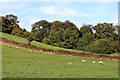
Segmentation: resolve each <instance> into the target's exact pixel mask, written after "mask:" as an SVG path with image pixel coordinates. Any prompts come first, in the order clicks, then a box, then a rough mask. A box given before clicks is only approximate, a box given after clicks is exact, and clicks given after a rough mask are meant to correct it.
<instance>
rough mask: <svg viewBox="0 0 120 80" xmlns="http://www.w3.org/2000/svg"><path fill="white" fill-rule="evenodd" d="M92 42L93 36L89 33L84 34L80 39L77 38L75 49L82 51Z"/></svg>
mask: <svg viewBox="0 0 120 80" xmlns="http://www.w3.org/2000/svg"><path fill="white" fill-rule="evenodd" d="M92 41H94V35H93V34H91V33H85V34H84V35H83V36H82V37H80V38H79V40H78V42H77V49H78V50H84V51H85V47H86V46H87V45H89V44H91V43H92Z"/></svg>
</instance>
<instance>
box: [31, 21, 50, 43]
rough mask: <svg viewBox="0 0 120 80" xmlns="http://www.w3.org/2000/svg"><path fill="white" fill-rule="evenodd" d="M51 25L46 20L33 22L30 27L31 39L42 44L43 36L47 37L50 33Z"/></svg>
mask: <svg viewBox="0 0 120 80" xmlns="http://www.w3.org/2000/svg"><path fill="white" fill-rule="evenodd" d="M50 28H51V23H49V22H48V21H46V20H41V21H38V22H35V23H34V24H33V25H32V35H33V39H34V40H36V41H39V42H42V40H43V39H44V37H45V36H48V34H49V33H50Z"/></svg>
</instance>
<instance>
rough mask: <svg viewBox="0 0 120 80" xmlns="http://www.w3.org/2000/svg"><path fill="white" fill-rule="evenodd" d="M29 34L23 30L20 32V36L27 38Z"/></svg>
mask: <svg viewBox="0 0 120 80" xmlns="http://www.w3.org/2000/svg"><path fill="white" fill-rule="evenodd" d="M30 35H31V33H30V32H27V31H24V32H23V34H22V36H23V37H25V38H27V37H28V36H30Z"/></svg>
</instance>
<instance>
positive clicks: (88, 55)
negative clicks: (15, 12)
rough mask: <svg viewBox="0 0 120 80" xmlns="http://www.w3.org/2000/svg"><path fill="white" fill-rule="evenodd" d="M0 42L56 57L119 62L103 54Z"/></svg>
mask: <svg viewBox="0 0 120 80" xmlns="http://www.w3.org/2000/svg"><path fill="white" fill-rule="evenodd" d="M0 41H1V42H4V43H8V44H11V45H15V46H20V47H23V48H27V49H31V50H36V51H39V52H40V53H47V54H56V55H66V56H73V57H84V58H85V57H86V58H99V59H109V60H119V59H120V57H119V56H107V55H104V54H95V53H84V52H70V51H62V50H52V49H44V48H40V47H36V46H33V45H28V44H25V43H18V42H15V41H11V40H8V39H6V38H1V37H0Z"/></svg>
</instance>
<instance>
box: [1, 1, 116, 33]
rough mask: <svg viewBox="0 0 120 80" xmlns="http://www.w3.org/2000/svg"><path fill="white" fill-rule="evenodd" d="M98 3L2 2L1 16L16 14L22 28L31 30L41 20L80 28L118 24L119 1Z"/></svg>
mask: <svg viewBox="0 0 120 80" xmlns="http://www.w3.org/2000/svg"><path fill="white" fill-rule="evenodd" d="M105 1H106V2H104V1H103V0H98V1H94V0H93V1H91V2H90V1H89V2H88V1H87V0H85V1H76V0H75V1H65V0H64V2H63V1H61V2H57V1H51V2H47V1H44V2H43V1H38V0H30V1H24V0H22V1H21V2H20V1H19V0H18V1H16V0H12V1H11V2H10V1H9V0H8V1H7V0H3V1H2V0H0V16H5V15H6V14H14V15H16V16H18V19H19V20H20V23H19V24H20V27H21V28H25V29H26V30H28V31H30V30H31V24H33V23H34V22H36V21H40V20H47V21H49V22H53V21H55V20H59V21H66V20H70V21H71V22H73V23H74V24H75V25H76V26H77V27H78V28H80V27H81V26H82V25H83V24H93V25H95V24H97V23H103V22H109V23H114V24H117V23H118V2H117V0H112V1H111V0H105Z"/></svg>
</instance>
